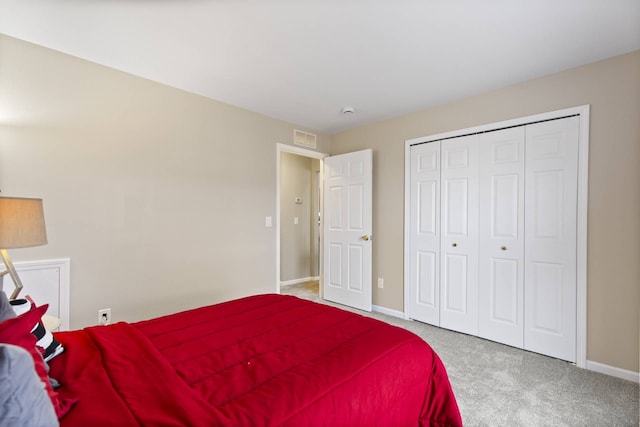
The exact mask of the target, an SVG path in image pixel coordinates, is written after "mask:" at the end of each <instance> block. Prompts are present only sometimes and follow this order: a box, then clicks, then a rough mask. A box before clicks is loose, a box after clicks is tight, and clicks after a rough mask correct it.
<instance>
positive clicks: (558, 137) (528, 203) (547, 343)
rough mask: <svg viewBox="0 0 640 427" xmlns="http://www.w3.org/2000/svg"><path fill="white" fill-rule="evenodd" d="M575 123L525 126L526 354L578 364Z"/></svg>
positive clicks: (563, 121) (564, 121) (571, 119)
mask: <svg viewBox="0 0 640 427" xmlns="http://www.w3.org/2000/svg"><path fill="white" fill-rule="evenodd" d="M579 123H580V119H579V118H578V117H569V118H565V119H559V120H552V121H547V122H542V123H536V124H532V125H528V126H527V127H526V129H525V132H526V175H525V187H526V188H525V211H526V217H525V267H524V268H525V278H524V287H525V320H524V348H525V349H527V350H531V351H535V352H538V353H542V354H546V355H549V356H552V357H556V358H559V359H564V360H568V361H570V362H575V360H576V214H577V185H578V184H577V176H578V137H579V133H578V131H579Z"/></svg>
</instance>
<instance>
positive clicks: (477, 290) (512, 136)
mask: <svg viewBox="0 0 640 427" xmlns="http://www.w3.org/2000/svg"><path fill="white" fill-rule="evenodd" d="M579 125H580V118H579V117H578V116H573V117H568V118H562V119H555V120H549V121H544V122H538V123H533V124H527V125H523V126H516V127H512V128H507V129H501V130H496V131H489V132H484V133H479V134H473V135H468V136H461V137H456V138H451V139H444V140H440V141H434V142H429V143H423V144H419V145H415V146H412V147H411V154H410V168H411V170H410V194H409V196H410V203H409V208H410V215H409V217H410V232H409V240H410V242H409V262H408V268H409V304H408V310H409V316H410V317H411V318H413V319H416V320H420V321H423V322H427V323H430V324H433V325H436V326H441V327H444V328H447V329H452V330H455V331H460V332H464V333H468V334H473V335H478V336H480V337H483V338H487V339H490V340H493V341H497V342H501V343H504V344H508V345H512V346H514V347H519V348H525V349H527V350H531V351H535V352H538V353H542V354H546V355H549V356H553V357H557V358H560V359H564V360H568V361H571V362H575V361H576V334H577V331H576V323H577V321H576V296H577V276H576V268H577V250H576V242H577V239H576V238H577V236H576V225H577V186H578V148H579V147H578V144H579Z"/></svg>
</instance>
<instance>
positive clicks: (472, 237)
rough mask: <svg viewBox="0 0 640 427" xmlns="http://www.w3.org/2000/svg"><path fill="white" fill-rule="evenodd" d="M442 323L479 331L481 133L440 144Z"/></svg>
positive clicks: (441, 324)
mask: <svg viewBox="0 0 640 427" xmlns="http://www.w3.org/2000/svg"><path fill="white" fill-rule="evenodd" d="M441 153H442V159H441V162H442V170H441V172H440V180H441V181H440V188H441V189H442V195H441V197H442V203H441V207H440V212H441V221H442V224H441V236H440V326H442V327H443V328H447V329H452V330H454V331H459V332H464V333H467V334H472V335H477V334H478V137H477V135H470V136H463V137H459V138H454V139H448V140H445V141H442V142H441Z"/></svg>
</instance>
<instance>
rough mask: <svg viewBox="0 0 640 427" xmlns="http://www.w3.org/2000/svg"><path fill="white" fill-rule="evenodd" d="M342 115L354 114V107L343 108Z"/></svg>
mask: <svg viewBox="0 0 640 427" xmlns="http://www.w3.org/2000/svg"><path fill="white" fill-rule="evenodd" d="M342 114H353V107H344V108H342Z"/></svg>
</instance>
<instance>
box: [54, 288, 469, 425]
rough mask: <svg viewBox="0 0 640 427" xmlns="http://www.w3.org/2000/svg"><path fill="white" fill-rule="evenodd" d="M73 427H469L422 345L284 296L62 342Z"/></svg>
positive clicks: (62, 372)
mask: <svg viewBox="0 0 640 427" xmlns="http://www.w3.org/2000/svg"><path fill="white" fill-rule="evenodd" d="M56 337H57V338H58V339H59V340H60V341H61V342H62V343H63V344H64V346H65V348H66V351H65V353H63V354H62V355H61V356H59V357H57V358H56V359H54V360H53V361H52V363H51V376H52V377H54V378H56V379H58V380H59V381H60V383H61V384H63V385H62V387H61V388H60V389H59V390H58V391H59V393H60V394H61V395H62V397H65V396H77V397H79V398H80V400H79V402H78V403H77V404H76V405H75V407H74V408H73V409H72V410H71V411H70V412H69V413H68V414H67V415H66V416H65V418H63V420H62V422H61V425H62V426H63V427H70V426H83V427H84V426H119V427H123V426H203V427H204V426H207V427H211V426H318V425H324V426H415V425H425V426H426V425H461V419H460V414H459V412H458V408H457V404H456V401H455V398H454V396H453V393H452V391H451V387H450V385H449V380H448V378H447V374H446V371H445V369H444V367H443V365H442V363H441V362H440V359H439V358H438V356H437V355H436V354H435V353H434V352H433V350H432V349H431V348H430V347H429V346H428V345H427V344H426V343H425V342H424V341H423V340H422V339H420V338H419V337H418V336H416V335H414V334H412V333H411V332H408V331H406V330H404V329H400V328H396V327H394V326H390V325H388V324H385V323H383V322H379V321H377V320H374V319H371V318H368V317H363V316H360V315H357V314H353V313H350V312H347V311H344V310H339V309H336V308H332V307H329V306H326V305H321V304H316V303H313V302H310V301H306V300H301V299H298V298H295V297H290V296H283V295H259V296H253V297H248V298H243V299H239V300H234V301H230V302H226V303H222V304H218V305H214V306H209V307H203V308H199V309H196V310H190V311H186V312H182V313H177V314H173V315H170V316H164V317H160V318H157V319H153V320H148V321H144V322H139V323H133V324H128V323H117V324H115V325H111V326H107V327H91V328H86V329H84V330H80V331H73V332H61V333H57V334H56Z"/></svg>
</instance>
